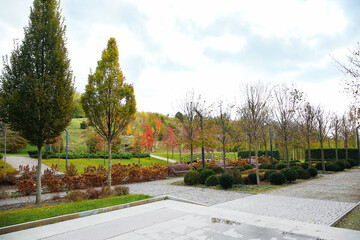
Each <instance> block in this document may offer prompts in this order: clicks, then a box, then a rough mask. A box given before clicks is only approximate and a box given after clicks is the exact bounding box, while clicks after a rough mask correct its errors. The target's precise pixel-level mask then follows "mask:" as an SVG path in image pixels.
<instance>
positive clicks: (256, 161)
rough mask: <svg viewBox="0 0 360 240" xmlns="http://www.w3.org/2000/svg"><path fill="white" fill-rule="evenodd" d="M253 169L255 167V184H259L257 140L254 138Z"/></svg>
mask: <svg viewBox="0 0 360 240" xmlns="http://www.w3.org/2000/svg"><path fill="white" fill-rule="evenodd" d="M255 169H256V184H257V185H259V184H260V177H259V165H258V149H257V140H256V139H255Z"/></svg>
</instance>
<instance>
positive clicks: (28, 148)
mask: <svg viewBox="0 0 360 240" xmlns="http://www.w3.org/2000/svg"><path fill="white" fill-rule="evenodd" d="M28 151H37V147H35V146H33V145H30V144H27V145H26V147H25V148H24V149H22V150H21V151H20V152H18V153H7V154H6V155H8V156H28Z"/></svg>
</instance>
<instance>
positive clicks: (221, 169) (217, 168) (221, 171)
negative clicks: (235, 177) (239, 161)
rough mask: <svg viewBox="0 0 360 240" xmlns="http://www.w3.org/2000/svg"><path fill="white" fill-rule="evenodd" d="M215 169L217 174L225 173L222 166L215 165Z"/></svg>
mask: <svg viewBox="0 0 360 240" xmlns="http://www.w3.org/2000/svg"><path fill="white" fill-rule="evenodd" d="M213 171H214V172H215V173H216V174H221V173H224V172H225V171H224V169H223V168H222V167H214V168H213Z"/></svg>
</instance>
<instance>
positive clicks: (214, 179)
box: [205, 175, 219, 186]
mask: <svg viewBox="0 0 360 240" xmlns="http://www.w3.org/2000/svg"><path fill="white" fill-rule="evenodd" d="M218 184H219V177H218V176H216V175H211V176H209V177H208V178H207V179H206V181H205V185H206V186H216V185H218Z"/></svg>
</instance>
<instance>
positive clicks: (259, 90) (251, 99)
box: [238, 82, 270, 184]
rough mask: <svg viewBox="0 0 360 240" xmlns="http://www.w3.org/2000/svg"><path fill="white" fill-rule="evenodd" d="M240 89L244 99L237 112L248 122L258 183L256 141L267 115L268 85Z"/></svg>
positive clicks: (261, 84) (248, 86)
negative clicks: (253, 147) (253, 145)
mask: <svg viewBox="0 0 360 240" xmlns="http://www.w3.org/2000/svg"><path fill="white" fill-rule="evenodd" d="M242 90H243V95H244V96H245V99H244V102H243V104H242V105H241V106H239V107H238V113H239V114H240V116H241V118H243V119H244V120H245V122H247V123H248V126H249V130H250V131H249V133H251V135H250V136H252V137H253V140H254V144H255V167H256V182H257V184H259V183H260V178H259V166H258V141H259V138H260V135H261V134H260V133H261V131H260V129H261V126H263V125H264V123H265V120H266V119H267V115H268V109H267V104H268V101H269V98H270V91H269V87H268V85H265V84H263V83H261V82H258V83H256V84H253V85H249V84H246V85H244V87H243V89H242Z"/></svg>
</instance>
